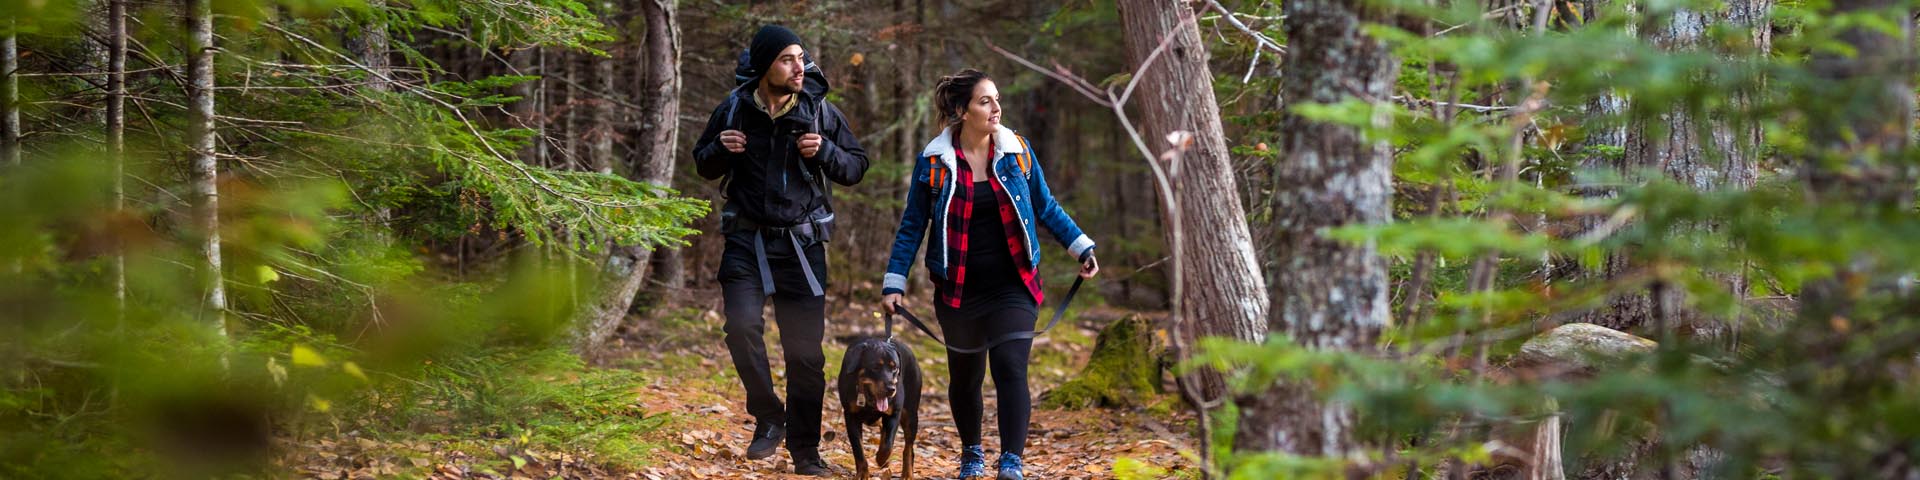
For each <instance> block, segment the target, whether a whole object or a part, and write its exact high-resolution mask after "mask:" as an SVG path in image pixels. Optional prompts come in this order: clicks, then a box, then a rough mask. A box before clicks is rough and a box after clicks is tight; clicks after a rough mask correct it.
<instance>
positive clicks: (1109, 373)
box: [1040, 315, 1160, 409]
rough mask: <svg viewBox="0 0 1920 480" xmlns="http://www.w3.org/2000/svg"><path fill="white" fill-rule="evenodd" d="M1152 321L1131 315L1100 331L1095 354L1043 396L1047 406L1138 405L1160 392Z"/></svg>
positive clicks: (1042, 399) (1143, 403)
mask: <svg viewBox="0 0 1920 480" xmlns="http://www.w3.org/2000/svg"><path fill="white" fill-rule="evenodd" d="M1157 358H1158V354H1157V352H1156V351H1155V349H1154V344H1153V323H1152V322H1150V321H1148V320H1147V318H1146V317H1143V316H1140V315H1128V316H1126V317H1123V318H1121V319H1119V320H1116V321H1114V322H1113V323H1112V324H1110V325H1107V328H1105V329H1103V330H1101V331H1100V338H1099V339H1098V340H1096V341H1095V343H1094V347H1093V356H1092V357H1091V358H1089V359H1087V366H1086V368H1084V369H1082V370H1081V371H1080V374H1079V375H1075V376H1074V378H1073V379H1072V380H1069V381H1067V383H1065V384H1062V385H1060V386H1059V387H1058V388H1055V389H1053V390H1050V391H1048V392H1047V393H1045V394H1043V395H1041V396H1040V404H1041V405H1042V406H1044V407H1047V408H1066V409H1080V408H1087V407H1105V408H1119V407H1138V406H1141V405H1145V404H1147V403H1148V400H1150V398H1151V397H1152V396H1153V395H1155V394H1156V393H1158V388H1157V386H1158V385H1159V382H1158V379H1159V376H1160V368H1159V362H1158V361H1157Z"/></svg>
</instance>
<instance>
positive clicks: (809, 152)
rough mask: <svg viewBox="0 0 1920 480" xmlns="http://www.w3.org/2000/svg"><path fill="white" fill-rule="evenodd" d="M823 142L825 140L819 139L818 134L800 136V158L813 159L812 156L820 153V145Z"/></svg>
mask: <svg viewBox="0 0 1920 480" xmlns="http://www.w3.org/2000/svg"><path fill="white" fill-rule="evenodd" d="M824 141H825V140H824V139H822V138H820V134H818V133H809V134H806V135H801V136H800V156H801V157H804V158H813V155H814V154H816V153H820V144H821V143H822V142H824Z"/></svg>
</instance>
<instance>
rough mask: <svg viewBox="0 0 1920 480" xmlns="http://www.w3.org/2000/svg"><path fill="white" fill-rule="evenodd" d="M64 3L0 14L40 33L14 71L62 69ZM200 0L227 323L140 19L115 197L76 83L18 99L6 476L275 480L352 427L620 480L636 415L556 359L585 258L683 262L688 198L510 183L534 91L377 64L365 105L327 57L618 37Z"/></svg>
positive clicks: (533, 19)
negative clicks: (207, 30)
mask: <svg viewBox="0 0 1920 480" xmlns="http://www.w3.org/2000/svg"><path fill="white" fill-rule="evenodd" d="M83 3H85V2H26V3H25V4H21V3H20V2H10V3H0V11H7V12H24V13H28V14H31V15H32V16H31V18H28V17H21V18H20V22H19V23H18V24H17V25H18V31H20V32H29V33H30V36H27V37H23V38H22V50H23V51H27V52H33V54H32V55H29V56H28V61H27V62H26V66H25V67H24V68H23V70H26V71H35V72H37V71H42V70H55V71H57V70H58V69H61V68H71V66H69V65H64V64H62V63H61V62H63V61H66V60H68V59H69V57H76V56H78V55H81V54H83V53H84V51H85V49H84V47H85V45H84V42H86V41H87V40H86V39H85V37H82V36H81V35H80V34H79V33H77V29H78V28H79V27H80V26H82V25H84V24H85V22H86V21H87V18H88V15H87V10H88V8H90V6H89V5H83ZM214 3H215V10H216V14H217V15H216V16H217V18H216V25H215V29H216V32H218V34H219V35H220V38H221V39H220V52H218V54H217V55H216V58H217V60H216V65H215V70H216V73H217V75H218V77H217V78H216V84H217V85H219V87H220V90H219V91H218V99H217V111H218V112H219V114H220V117H219V119H218V121H217V122H216V127H217V128H218V132H219V139H220V143H219V149H220V150H219V153H220V154H221V163H220V170H221V177H220V181H219V182H218V189H219V201H220V210H219V212H218V215H219V219H220V231H219V234H220V236H221V243H220V249H221V253H222V257H223V265H222V268H221V269H220V272H219V273H220V274H221V277H222V283H223V285H224V286H225V287H226V291H227V304H226V309H225V311H222V312H213V311H209V309H208V307H207V306H206V305H207V301H206V292H204V291H203V290H202V286H203V285H205V284H206V283H205V282H204V281H203V279H206V278H207V276H208V275H210V272H208V271H207V269H204V268H201V267H200V266H201V265H205V263H206V260H205V257H204V256H202V253H201V252H200V250H199V245H200V239H201V238H202V237H203V236H204V235H206V234H207V233H208V232H204V231H199V230H198V229H197V228H196V227H194V224H193V223H192V222H191V221H190V220H189V219H190V218H191V217H189V216H188V215H189V212H190V211H191V206H192V205H193V200H194V199H195V198H197V197H195V196H194V193H193V190H192V188H190V187H189V185H188V183H187V182H186V180H187V176H188V175H187V174H186V172H185V171H184V165H183V163H182V162H181V158H182V157H183V152H185V151H186V147H185V146H184V145H183V144H182V138H184V132H185V131H186V130H185V125H186V124H187V122H189V121H191V120H192V119H191V118H190V116H189V115H188V114H187V113H186V112H185V111H184V109H182V108H179V107H178V106H179V105H183V104H185V103H186V102H185V100H184V96H185V95H184V92H183V91H182V90H181V89H180V84H179V82H178V81H177V78H175V77H173V76H170V75H171V73H170V71H169V70H166V69H155V68H147V65H149V64H163V65H168V66H177V65H180V64H183V63H184V60H183V59H182V58H181V57H180V54H179V50H178V49H175V48H171V47H170V46H171V45H175V44H177V43H178V41H179V40H178V39H179V37H180V33H181V32H179V31H178V30H177V29H174V25H176V24H177V23H178V22H177V20H175V17H174V15H175V14H177V6H175V5H173V4H167V5H159V4H155V5H147V4H140V3H138V2H135V4H134V5H133V9H134V11H133V12H132V15H134V16H135V17H137V18H136V21H135V22H133V23H135V24H136V25H137V26H136V28H133V29H132V30H133V33H134V35H135V36H134V37H133V39H132V40H133V44H134V45H135V51H134V52H133V54H132V55H131V60H130V62H129V68H130V69H133V70H135V71H134V72H132V74H131V75H130V78H129V82H128V83H129V85H128V87H129V90H130V91H131V93H132V94H133V99H132V100H130V101H129V106H128V116H127V119H126V120H127V124H128V129H127V132H128V133H127V147H128V148H127V154H126V162H125V170H126V172H125V176H124V177H122V178H113V174H112V172H115V171H116V166H115V165H114V164H112V163H109V160H110V159H111V158H112V155H109V154H107V152H105V151H104V148H103V147H102V146H101V142H100V138H101V137H102V132H101V128H100V127H99V121H98V120H97V118H96V117H93V116H92V115H94V114H95V113H96V111H97V110H96V109H95V106H97V105H98V104H99V101H100V99H99V96H98V95H99V93H98V90H99V89H98V87H97V86H94V85H93V84H91V83H88V82H84V81H76V80H75V78H76V77H75V76H31V77H24V78H21V83H22V90H23V92H25V94H26V98H27V99H28V100H29V101H31V102H33V103H32V105H33V106H32V107H30V108H28V109H27V110H26V111H25V112H23V113H24V114H23V118H24V119H25V122H26V130H27V131H29V132H32V135H30V136H29V139H28V141H27V142H26V144H25V147H26V148H25V151H26V154H25V156H24V159H23V161H22V163H21V165H20V166H17V167H16V166H7V167H0V200H4V201H5V202H6V204H5V205H0V305H4V306H5V309H6V310H7V311H8V312H9V317H8V321H6V322H0V338H3V339H4V340H0V370H4V371H6V372H8V373H7V374H6V375H5V376H4V377H0V477H6V478H47V477H55V478H125V477H132V476H155V477H165V478H204V477H214V476H225V475H230V474H262V473H266V474H273V473H275V472H277V471H278V470H279V469H280V468H284V467H276V466H274V465H273V464H272V463H270V461H269V460H270V459H269V458H268V456H269V455H271V454H272V453H274V451H275V449H274V448H272V447H273V445H272V442H273V441H274V440H275V438H276V437H283V436H294V437H304V436H307V435H311V434H314V433H315V432H328V431H336V430H333V429H335V428H338V427H341V426H342V425H346V424H353V425H358V426H359V427H363V428H364V429H365V431H368V432H380V433H384V434H389V435H393V436H396V437H399V436H416V435H433V434H442V433H444V434H460V435H483V434H484V435H493V436H495V437H502V436H512V437H519V438H524V439H525V440H524V441H523V442H521V443H522V444H523V445H522V446H523V447H525V446H528V445H531V446H535V447H539V448H543V449H548V450H550V451H559V450H568V448H565V447H568V446H571V445H575V443H574V442H576V441H580V439H587V441H592V442H594V443H595V445H597V448H599V449H600V450H599V451H598V452H595V453H598V454H600V455H602V456H604V457H606V458H609V459H610V461H613V462H616V463H620V462H627V464H628V465H631V464H633V463H634V462H639V461H641V460H642V459H643V458H644V456H645V453H646V451H647V450H649V448H650V447H649V446H647V445H643V444H641V443H637V442H638V441H637V440H635V437H636V435H635V434H636V433H640V432H645V431H649V430H650V429H653V428H657V426H658V425H659V422H660V421H661V419H656V418H649V417H645V416H644V414H643V413H644V412H640V411H639V410H638V408H637V406H635V405H632V404H631V398H630V396H629V395H627V394H626V389H627V388H630V386H631V385H632V384H634V383H636V382H638V381H639V379H638V378H636V377H635V376H634V375H632V374H629V373H620V372H609V371H601V370H594V369H587V368H585V367H583V366H582V364H581V361H580V360H579V359H578V358H577V357H573V356H572V355H571V354H568V353H566V352H567V348H568V347H570V346H571V340H572V339H573V338H574V335H575V334H576V333H577V332H576V331H577V330H578V328H579V317H580V316H581V315H580V314H579V312H580V308H579V306H580V302H582V301H584V300H586V299H587V298H588V297H590V296H591V293H592V292H593V291H594V289H595V288H596V287H597V283H598V274H597V272H598V271H599V268H598V265H597V264H593V263H592V262H589V261H586V260H584V258H585V257H588V256H590V255H593V254H595V253H599V252H603V251H604V249H605V248H606V247H608V246H609V245H615V244H618V245H636V246H641V247H645V248H655V247H659V246H667V245H680V244H683V243H684V241H683V240H681V239H682V238H683V237H685V236H688V235H691V234H692V233H694V231H693V230H691V229H689V228H687V227H686V225H687V224H688V223H689V222H691V221H692V220H693V219H695V218H698V217H700V216H702V215H705V214H706V213H707V207H706V204H705V202H701V201H698V200H692V199H687V198H683V197H681V196H680V194H679V193H678V192H675V191H672V190H670V189H665V188H659V187H654V186H650V185H646V184H642V183H639V182H634V181H630V180H627V179H624V178H620V177H617V176H611V175H604V174H598V173H584V172H574V171H559V170H553V169H548V168H545V167H540V166H535V165H530V164H528V163H524V162H522V161H521V160H520V159H517V158H515V157H514V156H513V155H514V152H515V151H516V150H517V149H518V148H519V147H520V146H521V145H524V144H525V143H526V142H527V141H529V137H530V135H529V131H527V130H523V129H513V128H501V127H498V126H496V125H494V124H493V123H494V121H493V118H491V117H490V111H492V110H497V109H498V108H499V107H501V106H503V105H505V104H507V103H509V102H513V101H515V99H514V98H512V97H511V96H509V95H506V94H505V92H506V89H508V88H511V87H512V86H514V85H517V84H522V83H525V82H529V81H535V80H538V79H537V78H536V77H529V76H479V77H475V78H465V77H453V76H450V75H449V73H448V72H446V71H444V70H441V69H440V66H438V65H435V64H433V63H432V62H428V61H425V60H424V56H421V55H419V52H418V51H413V50H409V49H410V48H412V46H410V45H407V43H408V42H405V41H396V42H395V44H394V47H395V48H396V49H399V50H401V52H400V53H402V54H403V55H405V56H406V57H407V58H409V59H410V60H411V61H410V62H409V65H396V66H395V67H396V69H395V72H396V73H395V74H394V76H395V77H396V78H395V80H397V82H396V83H394V84H393V86H394V88H393V90H392V91H376V90H373V89H369V88H364V87H362V86H361V84H362V83H363V82H366V81H368V80H369V78H370V77H372V75H371V74H369V73H368V72H366V71H364V70H363V69H362V68H360V67H358V66H356V65H353V63H357V60H356V59H357V58H358V57H357V56H356V54H351V53H347V50H348V49H347V48H345V45H344V43H346V42H344V41H343V40H342V38H343V37H346V36H351V35H357V34H359V33H361V32H362V31H363V30H364V29H365V28H386V29H388V30H389V33H392V34H393V35H394V36H395V37H396V38H397V39H398V38H412V37H411V36H412V35H413V34H414V33H416V32H421V31H424V30H425V29H428V28H432V29H434V30H436V31H437V32H438V33H436V34H435V35H451V36H461V37H465V38H469V39H478V42H479V43H481V44H483V45H486V46H488V47H499V48H504V49H524V48H575V49H579V50H582V51H587V52H589V53H602V52H598V51H597V50H593V49H591V48H588V47H587V45H588V44H598V43H600V42H604V41H607V40H610V39H611V37H609V36H608V35H607V34H606V33H605V32H604V31H602V28H603V27H602V24H601V22H600V19H599V16H598V15H597V14H595V13H594V12H590V11H588V10H587V8H586V4H584V3H580V2H575V1H549V0H527V1H518V0H516V1H505V2H440V1H388V2H383V6H380V7H377V8H374V7H369V6H368V5H367V4H366V3H365V2H358V1H326V0H294V1H278V2H273V1H244V0H235V1H215V2H214ZM14 7H18V8H14ZM0 28H13V27H0ZM343 33H346V34H347V35H343ZM421 44H422V45H423V44H424V42H422V43H421ZM148 46H151V47H152V48H149V47H148ZM83 78H86V79H91V78H94V77H91V76H87V77H83ZM448 78H459V80H458V81H452V80H446V79H448ZM76 98H78V99H81V100H75V99H76ZM117 180H118V181H124V183H125V185H126V191H127V198H126V201H125V207H124V208H116V207H115V206H114V205H115V200H114V199H113V198H112V197H111V196H110V193H109V192H111V191H112V189H111V187H110V185H111V184H113V183H114V182H115V181H117ZM476 239H484V240H486V241H491V242H498V243H496V245H499V246H502V247H505V248H502V251H505V252H508V253H505V254H502V255H500V256H498V257H495V258H494V259H491V260H485V261H474V262H467V261H465V260H464V259H463V260H462V261H461V265H459V269H457V270H456V269H454V268H450V267H452V266H451V265H448V264H449V263H450V262H449V261H447V260H446V256H445V255H446V252H451V251H453V250H452V249H449V248H447V247H446V246H447V245H450V244H455V243H456V242H465V241H468V240H476ZM476 241H477V240H476ZM526 247H531V248H526ZM121 260H124V269H123V270H121V269H116V268H114V267H115V266H116V265H119V264H121ZM468 263H472V265H468ZM120 272H123V273H124V278H125V285H126V286H125V288H124V290H123V291H124V295H125V297H124V298H125V300H124V303H123V302H122V301H121V300H120V299H119V296H118V292H121V291H122V290H121V289H119V288H117V287H116V279H117V278H118V277H119V275H117V273H120ZM121 305H124V308H122V307H121ZM221 319H223V320H224V321H220V320H221ZM449 415H451V416H449ZM439 422H451V423H444V424H443V423H439ZM476 424H480V425H485V429H484V431H481V430H471V431H470V430H465V429H467V428H479V427H470V426H471V425H476ZM454 425H459V426H460V427H459V428H460V429H462V430H460V431H454V427H453V426H454ZM416 427H417V428H418V429H416ZM436 428H437V430H436ZM436 432H441V433H436ZM476 451H480V450H476ZM503 470H504V469H503ZM428 473H430V472H414V474H416V475H426V474H428Z"/></svg>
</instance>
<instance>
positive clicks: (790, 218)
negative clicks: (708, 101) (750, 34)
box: [693, 55, 867, 225]
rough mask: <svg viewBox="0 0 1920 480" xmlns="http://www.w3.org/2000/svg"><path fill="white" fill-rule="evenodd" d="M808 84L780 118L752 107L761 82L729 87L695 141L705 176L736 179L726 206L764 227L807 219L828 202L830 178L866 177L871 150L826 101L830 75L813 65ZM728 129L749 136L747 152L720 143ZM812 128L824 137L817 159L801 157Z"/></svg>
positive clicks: (856, 179)
mask: <svg viewBox="0 0 1920 480" xmlns="http://www.w3.org/2000/svg"><path fill="white" fill-rule="evenodd" d="M744 61H745V56H744V55H743V56H742V62H744ZM804 85H805V88H804V89H803V91H801V92H799V93H795V94H794V95H793V100H792V101H794V102H798V103H797V104H795V105H794V107H793V110H791V111H788V112H787V114H786V115H782V116H780V118H777V119H776V118H771V117H769V116H768V115H767V112H766V111H765V110H761V109H760V108H759V107H758V106H756V105H755V104H754V101H753V97H752V95H755V93H754V90H755V89H757V87H758V84H757V82H748V83H743V84H742V85H741V86H740V87H739V88H735V89H734V90H733V91H732V92H729V93H728V94H727V98H726V99H725V100H724V101H722V102H720V106H718V107H716V108H714V111H713V115H712V116H710V117H708V118H707V128H706V130H705V131H703V132H701V133H700V138H699V140H697V141H695V143H694V147H693V161H694V165H695V167H697V168H696V170H697V171H698V172H699V174H700V176H701V177H705V178H707V179H717V178H720V177H722V176H726V175H731V176H732V179H731V180H729V182H728V183H727V185H726V192H725V193H726V196H727V205H726V208H727V209H728V210H733V211H738V212H740V213H741V214H743V215H745V216H746V217H747V218H748V219H750V220H753V221H754V222H757V223H760V224H763V225H795V224H799V223H803V222H805V221H807V220H811V218H808V216H809V215H811V214H814V213H815V212H816V211H817V210H820V209H821V208H823V207H825V206H826V205H827V202H828V199H827V195H828V191H827V189H828V188H829V187H828V186H827V183H826V182H828V181H832V182H833V183H838V184H841V185H853V184H855V183H859V182H860V178H861V177H862V176H864V175H865V174H866V171H867V151H866V149H864V148H861V147H860V140H859V139H858V138H857V137H855V136H854V134H853V130H852V129H851V128H849V127H848V126H847V119H846V117H845V116H843V115H841V114H840V109H839V108H835V107H834V106H833V103H831V102H827V101H826V95H827V90H828V87H827V84H826V77H825V76H824V75H820V74H819V72H818V70H817V69H814V70H808V71H807V73H806V81H805V82H804ZM724 130H739V131H740V133H744V134H746V136H747V149H746V151H745V152H741V153H733V152H729V151H727V149H726V147H725V146H722V145H720V142H719V137H720V132H721V131H724ZM808 133H817V134H820V136H821V137H823V138H824V139H825V142H823V144H822V145H821V146H820V151H819V152H818V153H815V154H814V156H813V158H803V157H801V156H800V148H799V142H800V137H801V136H802V135H805V134H808ZM823 177H824V178H823Z"/></svg>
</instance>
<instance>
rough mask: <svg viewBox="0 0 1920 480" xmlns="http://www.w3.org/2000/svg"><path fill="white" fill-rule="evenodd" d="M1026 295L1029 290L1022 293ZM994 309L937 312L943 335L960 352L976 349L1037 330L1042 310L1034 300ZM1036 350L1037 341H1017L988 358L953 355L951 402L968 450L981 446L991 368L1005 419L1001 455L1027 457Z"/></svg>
mask: <svg viewBox="0 0 1920 480" xmlns="http://www.w3.org/2000/svg"><path fill="white" fill-rule="evenodd" d="M1019 294H1020V295H1026V293H1025V290H1024V287H1023V289H1022V290H1020V291H1019ZM991 303H992V305H993V306H992V307H990V308H969V307H966V306H963V307H962V308H960V309H948V308H945V307H944V306H943V307H941V308H937V309H935V311H934V313H935V315H936V316H938V317H939V319H940V331H941V332H942V333H944V334H945V335H946V336H947V341H948V342H951V343H952V344H954V345H956V346H960V347H975V346H979V345H982V344H985V343H986V342H987V341H989V340H992V339H994V338H996V337H999V336H1001V335H1006V334H1008V333H1011V332H1023V331H1033V321H1034V319H1035V318H1037V315H1038V310H1037V309H1036V307H1035V306H1034V304H1033V298H1032V297H1026V298H1025V303H1024V304H1022V303H1020V302H1002V301H994V302H991ZM1032 351H1033V341H1032V340H1016V341H1012V342H1007V343H1002V344H1000V345H997V346H994V347H993V348H991V349H988V350H987V351H986V353H954V352H953V351H952V350H948V351H947V369H948V372H950V373H951V374H952V381H951V382H949V383H948V384H947V398H949V399H950V400H951V401H952V402H953V423H954V426H955V427H956V428H958V429H959V430H960V442H961V444H962V445H979V444H980V417H981V416H983V415H984V414H985V410H986V406H985V404H986V402H985V401H983V400H982V399H981V386H982V384H983V383H984V382H985V380H986V379H985V377H986V373H987V366H988V365H989V364H991V365H992V367H993V388H994V392H995V393H996V394H997V395H998V396H999V399H1000V406H999V408H998V409H997V410H996V412H997V413H998V414H999V417H1000V422H999V423H1000V451H1003V452H1008V453H1012V454H1015V455H1025V454H1026V448H1027V427H1028V421H1029V419H1030V418H1031V416H1032V414H1033V400H1032V397H1031V396H1029V390H1028V388H1027V359H1028V355H1029V354H1030V353H1031V352H1032Z"/></svg>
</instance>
